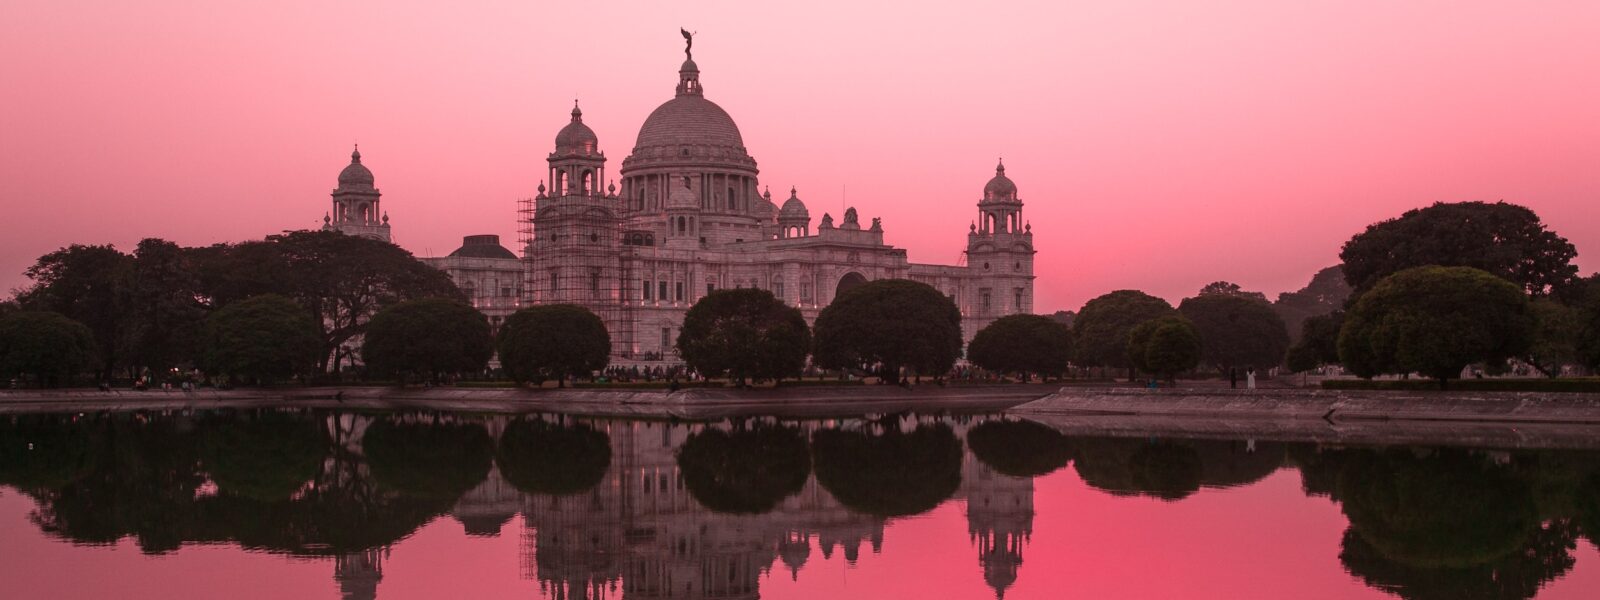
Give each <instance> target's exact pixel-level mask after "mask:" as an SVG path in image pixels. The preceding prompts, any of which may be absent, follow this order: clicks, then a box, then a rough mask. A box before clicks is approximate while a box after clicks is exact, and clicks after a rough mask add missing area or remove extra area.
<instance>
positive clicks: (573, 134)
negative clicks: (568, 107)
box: [556, 102, 600, 154]
mask: <svg viewBox="0 0 1600 600" xmlns="http://www.w3.org/2000/svg"><path fill="white" fill-rule="evenodd" d="M598 147H600V138H599V137H598V136H596V135H595V134H594V130H593V129H589V126H588V125H584V124H583V111H581V110H578V103H576V102H574V103H572V122H571V123H567V126H566V127H562V128H561V132H560V133H557V134H556V152H558V153H564V152H581V153H583V154H591V153H593V152H594V149H595V148H598Z"/></svg>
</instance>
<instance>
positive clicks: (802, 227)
mask: <svg viewBox="0 0 1600 600" xmlns="http://www.w3.org/2000/svg"><path fill="white" fill-rule="evenodd" d="M778 226H779V227H781V228H783V235H782V237H785V238H791V237H802V236H807V235H811V211H808V210H806V203H805V202H801V201H800V196H799V194H798V193H796V192H795V189H794V188H793V187H790V188H789V199H788V200H784V201H783V208H782V209H781V210H779V211H778Z"/></svg>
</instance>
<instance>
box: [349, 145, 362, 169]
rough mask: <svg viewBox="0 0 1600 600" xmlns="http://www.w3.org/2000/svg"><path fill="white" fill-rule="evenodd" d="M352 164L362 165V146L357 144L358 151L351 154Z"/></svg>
mask: <svg viewBox="0 0 1600 600" xmlns="http://www.w3.org/2000/svg"><path fill="white" fill-rule="evenodd" d="M350 164H352V165H359V164H361V144H356V149H355V150H353V151H351V152H350Z"/></svg>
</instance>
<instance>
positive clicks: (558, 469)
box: [495, 417, 611, 496]
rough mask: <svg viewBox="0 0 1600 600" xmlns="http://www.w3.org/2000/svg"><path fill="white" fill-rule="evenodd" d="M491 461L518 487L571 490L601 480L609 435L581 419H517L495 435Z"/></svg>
mask: <svg viewBox="0 0 1600 600" xmlns="http://www.w3.org/2000/svg"><path fill="white" fill-rule="evenodd" d="M495 463H496V464H498V465H499V466H500V474H501V475H504V476H505V478H506V481H507V482H509V483H510V484H511V485H512V486H514V487H516V488H517V489H519V490H522V491H524V492H527V493H530V494H550V495H555V496H565V495H570V494H576V493H579V492H582V491H586V490H589V489H591V488H593V487H594V486H596V485H599V484H600V481H601V480H603V479H605V476H606V470H607V469H609V468H610V467H611V436H609V435H606V432H604V431H600V430H597V429H595V428H593V427H590V426H589V425H588V424H585V423H577V424H566V423H559V424H558V423H551V422H549V421H545V420H542V419H537V418H531V417H523V418H518V419H517V420H515V421H512V422H511V424H510V425H507V426H506V430H505V433H503V434H501V435H500V447H499V448H498V449H497V450H496V452H495Z"/></svg>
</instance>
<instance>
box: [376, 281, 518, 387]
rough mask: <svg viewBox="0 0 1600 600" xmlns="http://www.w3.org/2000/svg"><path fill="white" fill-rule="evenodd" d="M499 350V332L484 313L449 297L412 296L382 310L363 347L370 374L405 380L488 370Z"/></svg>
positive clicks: (435, 379)
mask: <svg viewBox="0 0 1600 600" xmlns="http://www.w3.org/2000/svg"><path fill="white" fill-rule="evenodd" d="M493 355H494V336H493V334H491V333H490V332H489V321H488V320H487V319H486V318H485V317H484V316H483V313H481V312H478V309H475V308H473V307H471V306H469V305H467V304H464V303H461V302H457V301H455V300H449V299H445V298H424V299H421V300H407V301H405V302H401V303H398V304H394V305H392V306H389V307H387V308H384V309H383V310H380V311H378V314H376V315H373V316H372V322H370V323H368V324H367V335H366V338H365V339H364V340H363V341H362V346H361V358H362V359H363V360H364V361H366V366H367V373H368V375H371V376H375V377H396V378H399V379H400V381H401V382H402V383H404V382H405V380H406V379H408V378H412V377H417V378H421V379H423V380H424V381H432V382H438V381H440V379H441V377H443V376H445V375H459V374H464V373H474V372H478V371H482V370H483V368H484V367H485V366H486V365H488V363H489V357H491V356H493Z"/></svg>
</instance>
